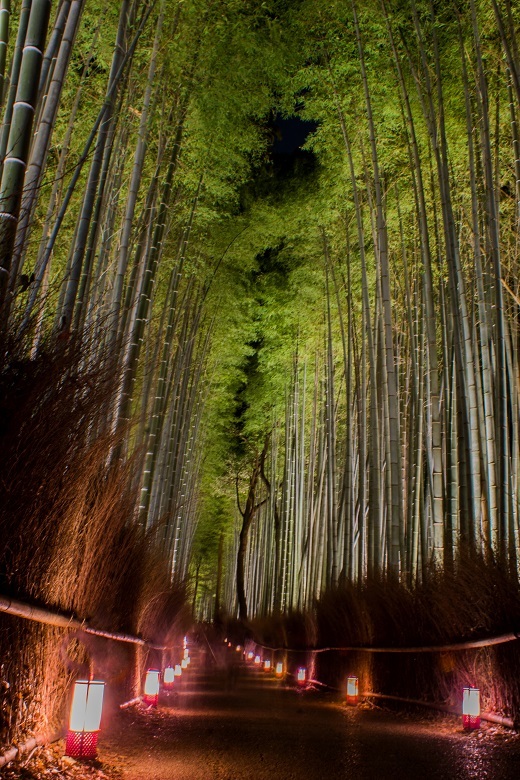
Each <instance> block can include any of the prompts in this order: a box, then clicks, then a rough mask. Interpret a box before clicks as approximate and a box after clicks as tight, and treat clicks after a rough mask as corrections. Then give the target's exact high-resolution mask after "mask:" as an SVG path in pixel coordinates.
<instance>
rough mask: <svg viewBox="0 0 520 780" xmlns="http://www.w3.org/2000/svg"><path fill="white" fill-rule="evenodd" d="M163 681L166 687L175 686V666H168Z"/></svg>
mask: <svg viewBox="0 0 520 780" xmlns="http://www.w3.org/2000/svg"><path fill="white" fill-rule="evenodd" d="M163 682H164V687H165V688H173V684H174V682H175V670H174V668H173V666H167V667H166V669H165V670H164V674H163Z"/></svg>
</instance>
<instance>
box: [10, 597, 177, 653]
mask: <svg viewBox="0 0 520 780" xmlns="http://www.w3.org/2000/svg"><path fill="white" fill-rule="evenodd" d="M0 612H6V613H7V614H9V615H15V616H16V617H20V618H25V619H26V620H34V621H36V622H37V623H44V624H46V625H48V626H57V627H58V628H68V629H75V630H77V631H83V632H84V633H85V634H92V635H93V636H100V637H103V638H104V639H112V640H113V641H114V642H128V643H129V644H132V645H142V646H146V647H150V648H151V649H152V650H166V649H167V646H166V645H156V644H154V643H153V642H149V641H148V640H147V639H143V638H142V637H138V636H132V634H122V633H118V632H116V631H103V630H101V629H99V628H93V627H92V626H90V625H89V624H88V623H87V621H86V620H79V618H76V617H72V616H71V617H68V616H67V615H62V614H60V613H59V612H54V611H52V610H50V609H45V608H44V607H35V606H32V605H30V604H25V603H24V602H22V601H17V600H16V599H11V598H7V597H6V596H0Z"/></svg>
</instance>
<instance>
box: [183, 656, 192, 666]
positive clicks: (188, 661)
mask: <svg viewBox="0 0 520 780" xmlns="http://www.w3.org/2000/svg"><path fill="white" fill-rule="evenodd" d="M184 660H185V661H186V666H189V665H190V663H191V658H190V657H189V655H187V656H186V658H185V659H184Z"/></svg>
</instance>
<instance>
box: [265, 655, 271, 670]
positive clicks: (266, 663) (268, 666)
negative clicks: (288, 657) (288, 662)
mask: <svg viewBox="0 0 520 780" xmlns="http://www.w3.org/2000/svg"><path fill="white" fill-rule="evenodd" d="M270 671H271V661H270V660H269V658H266V659H265V661H264V672H270Z"/></svg>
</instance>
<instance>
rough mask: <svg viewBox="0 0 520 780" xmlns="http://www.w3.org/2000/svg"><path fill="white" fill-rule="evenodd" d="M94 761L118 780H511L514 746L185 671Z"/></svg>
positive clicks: (518, 745) (121, 724) (243, 680)
mask: <svg viewBox="0 0 520 780" xmlns="http://www.w3.org/2000/svg"><path fill="white" fill-rule="evenodd" d="M230 687H231V689H229V688H230ZM100 759H101V761H102V762H103V763H104V764H105V765H106V766H112V767H113V766H117V767H118V768H119V769H120V771H121V773H122V776H123V778H124V780H242V778H243V779H244V780H246V779H247V780H264V779H265V780H267V779H268V778H269V780H335V779H336V778H338V780H339V778H341V779H342V780H347V779H349V778H352V780H394V778H395V780H441V779H442V780H483V779H484V778H486V779H488V780H519V779H520V737H512V736H511V735H510V734H508V733H504V732H501V731H500V730H498V729H484V730H483V731H482V732H481V733H478V734H477V733H472V734H469V735H468V734H465V733H464V732H463V731H462V728H461V726H460V724H459V723H458V722H457V721H456V720H455V719H445V718H442V719H440V720H436V719H433V720H431V721H428V720H421V721H418V720H417V719H415V718H412V717H410V716H402V715H393V714H391V713H388V712H385V711H382V710H377V709H355V708H350V707H349V708H347V707H345V706H344V705H343V704H342V703H341V702H339V701H338V697H337V696H335V697H331V696H328V695H323V694H313V693H310V694H306V693H301V692H298V691H296V690H294V689H289V688H286V687H284V686H281V685H280V684H279V683H278V682H277V681H276V680H274V679H273V678H270V677H267V676H265V675H264V673H263V672H261V671H258V672H254V671H252V670H248V671H246V670H245V669H241V671H240V673H239V676H238V679H237V680H236V681H235V680H234V679H233V678H232V677H231V679H230V677H229V675H228V676H224V675H220V674H219V673H215V672H213V673H212V674H210V675H206V674H204V673H203V672H202V670H197V669H190V670H189V672H188V674H187V675H185V678H184V680H183V681H182V683H181V685H180V686H179V687H178V690H177V692H176V693H175V694H171V695H169V696H165V695H164V694H163V695H162V698H161V701H160V706H159V707H158V709H157V710H155V711H151V712H147V713H141V712H136V711H126V712H124V713H122V714H121V718H118V719H117V722H116V724H115V725H114V727H113V729H112V732H111V733H110V734H109V735H104V736H103V739H102V740H101V741H100Z"/></svg>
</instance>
